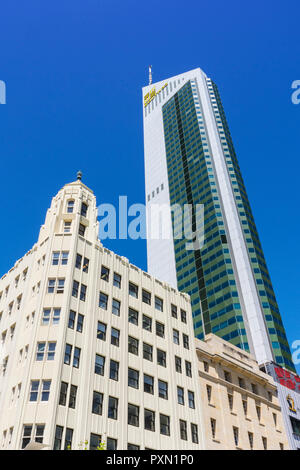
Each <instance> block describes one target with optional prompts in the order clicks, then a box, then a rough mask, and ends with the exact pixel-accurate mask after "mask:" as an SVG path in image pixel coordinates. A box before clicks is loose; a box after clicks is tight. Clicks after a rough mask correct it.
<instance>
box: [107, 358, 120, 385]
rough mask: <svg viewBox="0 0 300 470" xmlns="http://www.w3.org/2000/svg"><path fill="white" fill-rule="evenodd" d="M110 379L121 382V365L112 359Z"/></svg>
mask: <svg viewBox="0 0 300 470" xmlns="http://www.w3.org/2000/svg"><path fill="white" fill-rule="evenodd" d="M109 378H110V379H112V380H117V381H118V380H119V363H118V362H117V361H113V360H112V359H111V360H110V368H109Z"/></svg>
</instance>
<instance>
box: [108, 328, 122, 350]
mask: <svg viewBox="0 0 300 470" xmlns="http://www.w3.org/2000/svg"><path fill="white" fill-rule="evenodd" d="M110 343H111V344H113V345H114V346H119V345H120V331H119V330H117V329H116V328H112V329H111V340H110Z"/></svg>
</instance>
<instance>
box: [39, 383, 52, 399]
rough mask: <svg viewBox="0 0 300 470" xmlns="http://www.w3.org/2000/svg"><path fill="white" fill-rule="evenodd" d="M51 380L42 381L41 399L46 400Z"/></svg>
mask: <svg viewBox="0 0 300 470" xmlns="http://www.w3.org/2000/svg"><path fill="white" fill-rule="evenodd" d="M50 387H51V380H43V381H42V393H41V401H48V400H49V395H50Z"/></svg>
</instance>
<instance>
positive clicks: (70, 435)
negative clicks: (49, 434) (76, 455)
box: [64, 428, 73, 450]
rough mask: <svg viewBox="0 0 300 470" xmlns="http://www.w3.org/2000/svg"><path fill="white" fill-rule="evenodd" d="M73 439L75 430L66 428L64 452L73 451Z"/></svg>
mask: <svg viewBox="0 0 300 470" xmlns="http://www.w3.org/2000/svg"><path fill="white" fill-rule="evenodd" d="M72 438H73V429H71V428H66V436H65V449H64V450H71V448H72Z"/></svg>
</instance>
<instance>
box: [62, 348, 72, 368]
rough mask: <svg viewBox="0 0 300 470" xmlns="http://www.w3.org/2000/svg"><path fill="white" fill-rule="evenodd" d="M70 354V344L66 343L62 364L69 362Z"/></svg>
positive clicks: (68, 363)
mask: <svg viewBox="0 0 300 470" xmlns="http://www.w3.org/2000/svg"><path fill="white" fill-rule="evenodd" d="M71 355H72V345H71V344H66V348H65V357H64V364H67V365H68V366H69V365H70V364H71Z"/></svg>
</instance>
